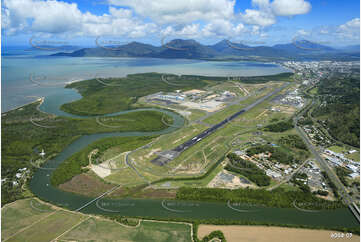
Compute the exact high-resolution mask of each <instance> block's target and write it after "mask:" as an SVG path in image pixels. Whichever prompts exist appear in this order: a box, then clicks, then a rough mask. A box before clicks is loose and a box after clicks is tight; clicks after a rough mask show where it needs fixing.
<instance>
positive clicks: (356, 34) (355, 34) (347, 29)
mask: <svg viewBox="0 0 361 242" xmlns="http://www.w3.org/2000/svg"><path fill="white" fill-rule="evenodd" d="M337 33H338V34H339V35H340V36H341V37H346V38H350V39H359V38H360V19H359V18H354V19H352V20H350V21H348V22H346V23H345V24H341V25H340V26H338V28H337Z"/></svg>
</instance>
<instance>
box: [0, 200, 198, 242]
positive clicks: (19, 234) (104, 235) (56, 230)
mask: <svg viewBox="0 0 361 242" xmlns="http://www.w3.org/2000/svg"><path fill="white" fill-rule="evenodd" d="M31 202H32V203H31ZM1 215H2V216H1V217H2V218H1V219H2V221H1V223H2V228H1V233H2V241H19V242H23V241H36V242H42V241H52V240H55V239H56V240H57V241H135V242H137V241H139V242H143V241H147V242H148V241H149V242H151V241H154V242H162V241H164V242H168V241H169V242H171V241H183V242H188V241H192V240H191V226H190V225H189V224H185V223H171V222H169V223H168V222H161V221H141V223H140V224H139V225H138V226H135V227H129V226H125V225H123V224H120V223H118V222H115V221H113V220H108V219H103V218H100V217H95V216H91V215H84V214H81V213H74V212H70V211H65V210H63V209H60V208H57V207H52V208H50V207H49V206H48V205H45V204H44V203H42V202H40V201H38V200H37V199H25V200H18V201H16V202H14V203H12V204H9V205H7V206H6V207H4V208H2V210H1Z"/></svg>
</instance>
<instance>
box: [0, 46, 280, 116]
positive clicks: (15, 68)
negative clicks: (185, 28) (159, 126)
mask: <svg viewBox="0 0 361 242" xmlns="http://www.w3.org/2000/svg"><path fill="white" fill-rule="evenodd" d="M27 48H28V47H12V48H3V51H2V57H1V66H2V72H1V80H2V83H1V94H2V97H1V112H6V111H9V110H11V109H14V108H16V107H19V106H22V105H24V104H27V103H29V102H33V101H35V100H36V99H38V98H39V97H45V98H46V97H50V96H54V95H56V96H61V95H63V94H64V95H67V93H68V92H67V90H66V89H65V88H64V86H65V85H66V83H69V82H73V81H79V80H86V79H90V78H94V77H124V76H126V75H127V74H134V73H145V72H161V73H169V74H178V75H180V74H189V75H205V76H225V77H227V76H260V75H271V74H278V73H281V72H286V71H287V69H285V68H283V67H281V66H279V65H276V64H268V63H260V62H244V61H227V62H222V61H204V60H187V59H158V58H123V57H119V58H109V57H52V56H49V55H50V54H52V53H54V52H49V51H43V50H36V49H35V50H27Z"/></svg>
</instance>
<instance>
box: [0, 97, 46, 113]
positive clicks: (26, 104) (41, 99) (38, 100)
mask: <svg viewBox="0 0 361 242" xmlns="http://www.w3.org/2000/svg"><path fill="white" fill-rule="evenodd" d="M44 100H45V97H39V98H37V99H36V100H34V101H30V102H28V103H25V104H22V105H19V106H16V107H14V108H12V109H9V110H7V111H5V112H1V115H3V114H7V113H9V112H12V111H15V110H17V109H20V108H24V107H26V106H28V105H30V104H33V103H36V102H40V103H39V105H38V111H40V112H42V111H41V110H39V107H40V105H41V104H43V102H44Z"/></svg>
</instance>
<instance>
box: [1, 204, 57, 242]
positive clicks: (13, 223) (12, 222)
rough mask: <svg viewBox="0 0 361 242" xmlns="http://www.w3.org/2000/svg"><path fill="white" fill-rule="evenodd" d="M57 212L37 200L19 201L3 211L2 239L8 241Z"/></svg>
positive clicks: (7, 206)
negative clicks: (19, 232)
mask: <svg viewBox="0 0 361 242" xmlns="http://www.w3.org/2000/svg"><path fill="white" fill-rule="evenodd" d="M54 211H55V210H54V209H52V208H50V207H49V206H47V205H44V204H40V203H39V202H38V201H37V200H35V199H24V200H19V201H16V202H14V203H11V204H9V205H6V206H5V207H3V208H2V209H1V237H2V239H3V240H6V239H8V238H9V237H10V236H12V235H14V234H15V233H17V232H18V231H20V230H22V229H24V228H26V227H27V226H30V225H31V224H33V223H34V222H36V221H38V220H40V219H42V218H44V217H46V216H48V215H49V214H50V213H52V212H54Z"/></svg>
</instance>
